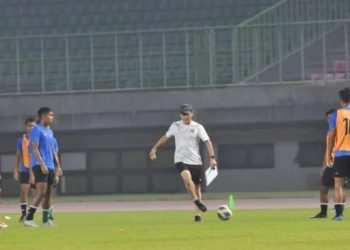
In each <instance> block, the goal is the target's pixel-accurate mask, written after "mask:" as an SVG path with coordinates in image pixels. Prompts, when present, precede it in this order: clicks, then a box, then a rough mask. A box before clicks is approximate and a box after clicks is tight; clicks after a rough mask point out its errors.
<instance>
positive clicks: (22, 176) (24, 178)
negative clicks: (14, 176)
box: [19, 172, 30, 184]
mask: <svg viewBox="0 0 350 250" xmlns="http://www.w3.org/2000/svg"><path fill="white" fill-rule="evenodd" d="M29 176H30V175H29V173H26V172H19V183H21V184H29Z"/></svg>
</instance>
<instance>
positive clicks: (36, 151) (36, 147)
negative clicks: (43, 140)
mask: <svg viewBox="0 0 350 250" xmlns="http://www.w3.org/2000/svg"><path fill="white" fill-rule="evenodd" d="M33 153H34V155H35V157H36V159H37V160H38V161H39V164H40V167H41V171H42V172H43V174H48V173H49V170H48V168H47V166H46V164H45V162H44V160H43V158H42V157H41V154H40V151H39V143H38V142H33Z"/></svg>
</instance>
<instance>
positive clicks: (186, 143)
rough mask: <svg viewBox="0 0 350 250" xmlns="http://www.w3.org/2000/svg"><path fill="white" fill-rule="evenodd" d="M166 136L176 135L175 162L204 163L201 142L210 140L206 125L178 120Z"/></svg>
mask: <svg viewBox="0 0 350 250" xmlns="http://www.w3.org/2000/svg"><path fill="white" fill-rule="evenodd" d="M165 135H166V137H168V138H170V137H173V136H174V137H175V155H174V160H175V163H178V162H183V163H185V164H190V165H202V164H203V163H202V158H201V155H200V153H199V142H200V140H202V141H203V142H205V141H208V140H209V136H208V134H207V132H206V131H205V129H204V127H203V126H202V125H201V124H199V123H197V122H194V121H192V122H191V123H190V124H188V125H187V124H184V123H183V122H182V121H177V122H174V123H173V124H171V126H170V128H169V130H168V132H167V133H166V134H165Z"/></svg>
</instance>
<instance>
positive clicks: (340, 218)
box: [333, 215, 344, 221]
mask: <svg viewBox="0 0 350 250" xmlns="http://www.w3.org/2000/svg"><path fill="white" fill-rule="evenodd" d="M333 220H334V221H342V220H344V217H343V215H338V216H334V217H333Z"/></svg>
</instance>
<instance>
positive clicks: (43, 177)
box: [33, 166, 55, 185]
mask: <svg viewBox="0 0 350 250" xmlns="http://www.w3.org/2000/svg"><path fill="white" fill-rule="evenodd" d="M33 174H34V178H35V183H39V182H45V183H47V184H49V185H52V184H53V183H54V180H55V170H54V169H49V173H48V174H43V172H42V171H41V167H40V166H34V167H33Z"/></svg>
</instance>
